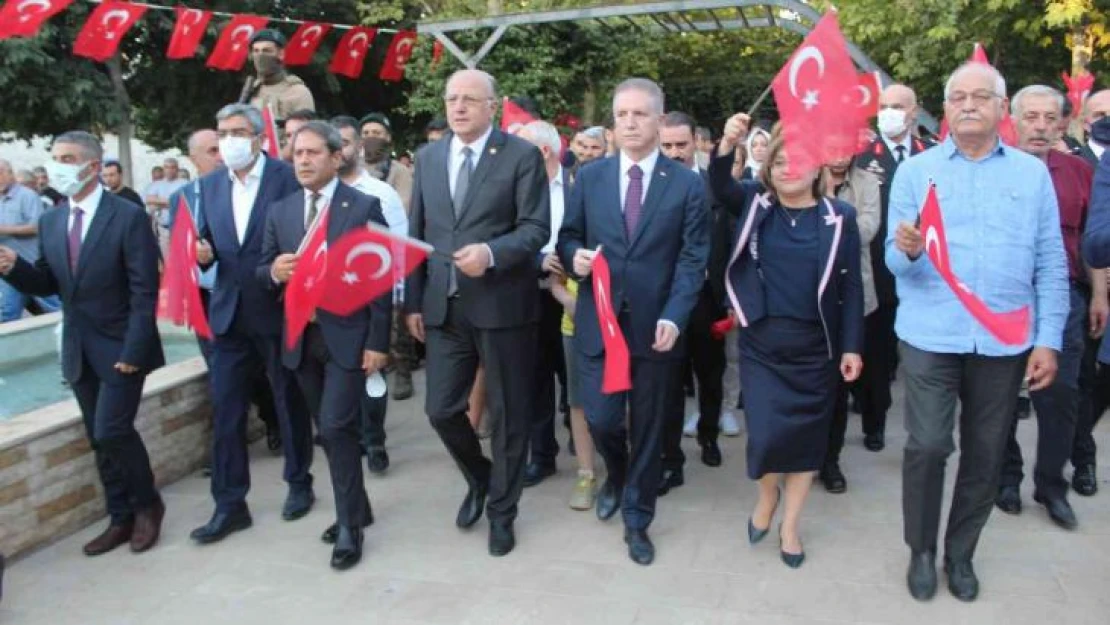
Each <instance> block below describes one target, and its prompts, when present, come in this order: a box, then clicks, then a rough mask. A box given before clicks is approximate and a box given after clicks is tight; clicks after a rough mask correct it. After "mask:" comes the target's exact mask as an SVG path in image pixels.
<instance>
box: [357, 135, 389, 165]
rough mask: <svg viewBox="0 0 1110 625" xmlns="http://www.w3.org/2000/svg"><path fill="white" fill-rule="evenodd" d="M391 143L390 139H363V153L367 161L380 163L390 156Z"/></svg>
mask: <svg viewBox="0 0 1110 625" xmlns="http://www.w3.org/2000/svg"><path fill="white" fill-rule="evenodd" d="M390 147H391V143H390V141H389V140H388V139H381V138H378V137H367V138H365V139H363V140H362V153H363V155H364V156H365V158H366V162H367V163H380V162H382V161H384V160H387V159H388V158H389V150H390Z"/></svg>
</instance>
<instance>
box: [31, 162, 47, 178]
mask: <svg viewBox="0 0 1110 625" xmlns="http://www.w3.org/2000/svg"><path fill="white" fill-rule="evenodd" d="M31 172H32V173H33V174H35V175H36V176H41V175H43V174H45V173H46V168H45V167H43V166H42V165H39V166H38V167H35V168H34V169H32V170H31Z"/></svg>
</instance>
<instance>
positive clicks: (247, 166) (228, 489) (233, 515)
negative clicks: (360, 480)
mask: <svg viewBox="0 0 1110 625" xmlns="http://www.w3.org/2000/svg"><path fill="white" fill-rule="evenodd" d="M216 121H217V133H218V134H219V137H220V156H221V157H222V158H223V162H224V167H220V168H219V169H217V170H215V171H213V172H212V173H210V174H208V175H207V176H204V177H203V178H202V179H201V185H200V190H201V196H200V205H201V207H200V211H201V215H200V219H199V221H200V222H201V223H203V224H204V225H203V227H202V228H201V231H200V238H201V242H199V243H198V244H197V260H198V261H199V262H200V264H201V266H202V268H207V267H209V266H211V264H212V263H213V262H216V261H218V265H217V266H218V269H217V271H216V284H215V288H213V289H212V296H211V299H210V301H209V305H208V315H209V323H210V325H211V326H212V333H213V334H214V335H215V340H214V341H213V342H212V359H211V362H212V369H211V372H210V375H209V379H210V382H211V385H212V403H213V407H214V415H213V425H212V446H213V451H212V497H213V498H214V499H215V500H216V511H215V513H214V514H213V515H212V518H211V520H209V522H208V523H206V524H205V525H203V526H201V527H199V528H197V529H196V530H194V531H193V532H192V534H191V536H192V538H193V539H194V540H196V541H197V542H198V543H202V544H205V543H212V542H216V541H219V540H223V539H224V538H225V537H226V536H227V535H228V534H230V533H231V532H234V531H238V530H242V529H246V528H248V527H250V525H251V522H252V521H251V515H250V512H249V511H248V509H247V503H246V499H247V491H248V490H249V489H250V471H249V468H248V458H247V440H246V433H247V426H246V419H247V407H248V405H249V404H250V396H251V381H252V377H253V374H254V372H255V371H256V370H257V369H258V367H259V366H260V364H261V366H264V367H265V368H266V373H267V376H268V377H269V378H270V386H271V388H272V389H273V392H274V405H275V407H276V408H277V414H278V423H279V426H280V428H281V438H282V444H283V446H284V452H285V472H284V477H285V481H286V482H288V484H289V495H288V497H287V498H286V500H285V505H284V507H283V508H282V518H284V519H285V520H287V521H292V520H295V519H299V518H301V517H303V516H304V515H305V514H307V513H308V511H309V509H310V508H311V507H312V504H313V502H314V501H315V495H314V494H313V492H312V475H311V474H310V473H309V466H310V465H311V463H312V425H311V421H310V418H309V412H308V408H307V406H306V405H305V401H304V397H303V395H301V392H300V390H299V389H298V388H297V387H296V383H295V381H294V380H293V376H292V375H291V374H290V373H289V372H288V371H286V370H285V369H284V368H283V367H282V365H281V345H280V341H281V327H282V308H281V303H280V302H279V301H278V297H277V294H276V293H274V292H273V291H271V290H269V289H267V288H266V287H265V286H264V285H262V284H261V283H259V281H258V279H257V277H256V271H257V269H258V265H259V262H260V260H261V257H262V235H263V231H264V229H265V225H266V216H267V214H268V212H269V210H270V205H271V204H273V203H274V202H277V201H278V200H281V199H283V198H285V197H287V196H289V195H292V194H294V193H297V192H299V191H300V189H301V187H300V185H299V184H298V183H297V179H296V176H295V175H294V174H293V170H292V168H290V167H289V165H287V164H285V163H283V162H280V161H276V160H273V159H270V158H267V157H266V156H265V155H263V154H262V152H261V135H262V114H261V113H260V112H259V111H258V109H256V108H254V107H253V106H250V105H247V104H229V105H227V106H225V107H224V108H222V109H220V111H219V113H217V114H216Z"/></svg>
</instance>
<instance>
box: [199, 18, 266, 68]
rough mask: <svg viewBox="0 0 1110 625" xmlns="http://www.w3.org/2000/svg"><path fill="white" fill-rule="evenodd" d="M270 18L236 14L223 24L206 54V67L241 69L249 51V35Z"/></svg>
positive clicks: (264, 25)
mask: <svg viewBox="0 0 1110 625" xmlns="http://www.w3.org/2000/svg"><path fill="white" fill-rule="evenodd" d="M269 21H270V20H269V19H268V18H265V17H261V16H258V15H236V16H234V17H232V18H231V21H230V22H228V23H227V26H224V29H223V30H222V31H221V32H220V38H219V39H217V40H216V46H215V47H214V48H212V54H210V55H209V56H208V63H207V65H208V67H211V68H212V69H222V70H227V71H233V72H236V71H239V70H240V69H243V63H246V62H247V55H249V54H250V52H251V37H253V36H254V34H255V33H256V32H258V31H260V30H262V29H263V28H265V27H266V23H267V22H269Z"/></svg>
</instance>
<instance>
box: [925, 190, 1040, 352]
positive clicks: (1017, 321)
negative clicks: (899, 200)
mask: <svg viewBox="0 0 1110 625" xmlns="http://www.w3.org/2000/svg"><path fill="white" fill-rule="evenodd" d="M920 228H921V232H922V233H923V234H924V236H925V253H926V254H928V255H929V260H931V261H932V263H933V266H934V267H936V270H937V273H939V274H940V277H941V279H943V280H944V282H945V284H947V285H948V288H949V289H951V290H952V293H953V294H955V296H956V298H957V299H958V300H960V303H961V304H963V306H964V308H965V309H967V311H968V312H969V313H971V316H972V317H974V318H975V320H976V321H978V322H979V323H980V324H981V325H982V326H983V327H984V328H986V329H987V331H988V332H990V333H991V334H992V335H993V336H994V338H996V339H998V341H999V342H1001V343H1002V344H1004V345H1021V344H1022V343H1024V342H1025V341H1026V340H1028V337H1029V329H1030V326H1031V323H1030V312H1029V306H1023V307H1022V308H1020V309H1018V310H1012V311H1009V312H1004V313H996V312H994V311H992V310H991V309H990V308H988V307H987V305H986V303H985V302H983V300H982V299H980V298H979V297H978V296H977V295H975V293H973V292H972V291H971V289H970V288H969V287H968V286H967V285H966V284H964V283H963V282H961V281H960V279H959V278H957V277H956V275H955V273H953V271H952V264H951V261H950V259H949V256H948V237H947V235H946V234H945V231H944V219H943V217H942V216H941V213H940V202H939V201H937V189H936V185H932V184H930V185H929V192H928V194H927V195H926V196H925V204H924V205H923V206H922V207H921V224H920Z"/></svg>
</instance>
